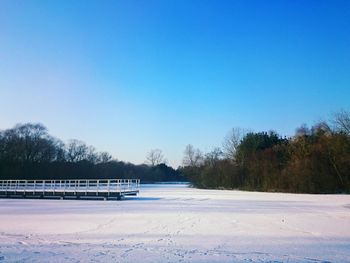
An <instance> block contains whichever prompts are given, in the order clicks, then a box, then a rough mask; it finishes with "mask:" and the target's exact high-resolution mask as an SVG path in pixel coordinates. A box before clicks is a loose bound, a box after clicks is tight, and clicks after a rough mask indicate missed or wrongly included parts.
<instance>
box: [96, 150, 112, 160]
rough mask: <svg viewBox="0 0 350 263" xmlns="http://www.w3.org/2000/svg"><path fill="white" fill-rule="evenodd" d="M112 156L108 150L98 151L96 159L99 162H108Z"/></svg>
mask: <svg viewBox="0 0 350 263" xmlns="http://www.w3.org/2000/svg"><path fill="white" fill-rule="evenodd" d="M112 159H113V157H112V155H110V154H109V153H108V152H100V153H99V154H98V160H99V162H100V163H108V162H110V161H112Z"/></svg>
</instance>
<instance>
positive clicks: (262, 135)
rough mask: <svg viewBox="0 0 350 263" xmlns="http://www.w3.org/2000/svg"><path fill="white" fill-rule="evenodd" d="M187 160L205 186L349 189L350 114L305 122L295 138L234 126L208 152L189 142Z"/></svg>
mask: <svg viewBox="0 0 350 263" xmlns="http://www.w3.org/2000/svg"><path fill="white" fill-rule="evenodd" d="M183 163H184V167H183V168H182V169H181V170H182V172H183V173H184V174H185V175H186V177H187V178H189V180H190V181H191V182H192V184H193V185H194V186H196V187H201V188H225V189H245V190H255V191H280V192H297V193H350V113H349V112H346V111H341V112H339V113H337V114H335V115H334V116H333V119H332V120H331V121H330V122H320V123H317V124H315V125H313V126H312V127H311V128H308V127H307V126H306V125H303V126H302V127H300V128H298V129H297V130H296V133H295V135H294V136H293V137H291V138H285V137H281V136H280V135H278V134H277V133H275V132H272V131H270V132H248V131H245V130H242V129H239V128H235V129H232V130H231V132H230V133H229V134H228V136H227V137H226V138H225V140H224V144H223V147H221V148H215V149H214V150H213V151H211V152H209V153H206V154H203V153H202V152H201V151H200V150H199V149H195V148H194V147H193V146H192V145H188V146H187V147H186V149H185V157H184V161H183Z"/></svg>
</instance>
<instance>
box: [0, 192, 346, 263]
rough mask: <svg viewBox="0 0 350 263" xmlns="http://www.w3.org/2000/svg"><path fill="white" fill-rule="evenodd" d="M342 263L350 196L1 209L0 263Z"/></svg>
mask: <svg viewBox="0 0 350 263" xmlns="http://www.w3.org/2000/svg"><path fill="white" fill-rule="evenodd" d="M329 261H330V262H350V196H349V195H302V194H279V193H256V192H241V191H218V190H198V189H191V188H188V187H187V186H186V185H145V186H143V187H142V189H141V193H140V195H139V196H138V197H130V198H127V199H126V200H123V201H76V200H74V201H72V200H29V199H28V200H23V199H17V200H15V199H0V262H162V263H163V262H329Z"/></svg>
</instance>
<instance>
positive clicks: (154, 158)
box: [146, 149, 167, 166]
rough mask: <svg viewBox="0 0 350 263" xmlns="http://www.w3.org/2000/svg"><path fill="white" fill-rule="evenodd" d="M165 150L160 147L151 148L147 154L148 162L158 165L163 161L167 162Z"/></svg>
mask: <svg viewBox="0 0 350 263" xmlns="http://www.w3.org/2000/svg"><path fill="white" fill-rule="evenodd" d="M166 162H167V161H166V159H165V158H164V155H163V152H162V150H160V149H153V150H151V151H150V152H149V153H148V154H147V156H146V163H147V164H149V165H151V166H156V165H158V164H161V163H166Z"/></svg>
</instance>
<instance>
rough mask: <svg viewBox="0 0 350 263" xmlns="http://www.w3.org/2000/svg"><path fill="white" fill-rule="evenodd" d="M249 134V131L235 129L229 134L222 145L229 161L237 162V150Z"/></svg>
mask: <svg viewBox="0 0 350 263" xmlns="http://www.w3.org/2000/svg"><path fill="white" fill-rule="evenodd" d="M247 132H248V131H247V130H244V129H242V128H237V127H235V128H232V129H231V130H230V131H229V132H228V133H227V135H226V137H225V139H224V142H223V145H222V147H223V154H224V156H225V157H226V158H227V159H230V160H232V161H235V158H236V152H237V148H238V146H239V144H240V143H241V141H242V139H243V137H244V136H245V134H247Z"/></svg>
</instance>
